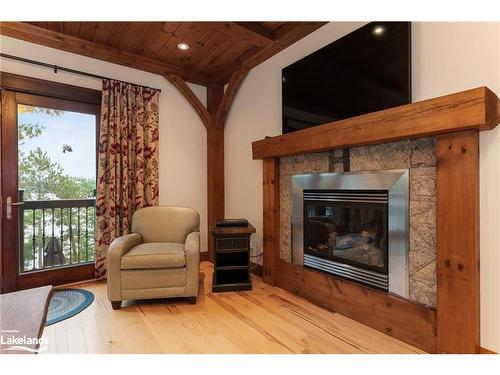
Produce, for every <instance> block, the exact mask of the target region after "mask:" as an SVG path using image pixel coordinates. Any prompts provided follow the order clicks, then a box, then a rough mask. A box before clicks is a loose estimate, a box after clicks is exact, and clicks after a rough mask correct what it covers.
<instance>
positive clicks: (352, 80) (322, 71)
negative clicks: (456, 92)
mask: <svg viewBox="0 0 500 375" xmlns="http://www.w3.org/2000/svg"><path fill="white" fill-rule="evenodd" d="M282 99H283V122H282V128H283V133H288V132H291V131H295V130H299V129H304V128H308V127H311V126H315V125H320V124H325V123H328V122H332V121H337V120H341V119H345V118H349V117H353V116H358V115H362V114H364V113H369V112H374V111H378V110H382V109H386V108H390V107H395V106H399V105H402V104H407V103H410V102H411V23H410V22H371V23H368V24H366V25H365V26H363V27H361V28H359V29H357V30H355V31H353V32H352V33H350V34H347V35H345V36H344V37H342V38H340V39H338V40H336V41H335V42H333V43H331V44H329V45H327V46H325V47H323V48H321V49H320V50H318V51H316V52H314V53H312V54H310V55H309V56H306V57H304V58H303V59H301V60H299V61H297V62H295V63H293V64H292V65H289V66H287V67H286V68H284V69H283V70H282Z"/></svg>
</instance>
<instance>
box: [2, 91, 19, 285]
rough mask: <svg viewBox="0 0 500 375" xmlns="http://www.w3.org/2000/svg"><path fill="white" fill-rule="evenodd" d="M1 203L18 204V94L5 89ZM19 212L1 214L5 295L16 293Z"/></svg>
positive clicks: (3, 94)
mask: <svg viewBox="0 0 500 375" xmlns="http://www.w3.org/2000/svg"><path fill="white" fill-rule="evenodd" d="M0 131H1V132H2V136H1V139H2V147H1V148H2V155H1V157H2V173H1V180H2V181H1V184H2V194H3V195H2V202H4V201H5V200H6V199H7V197H8V196H10V197H13V199H14V202H17V199H16V198H17V196H18V189H17V170H18V165H17V103H16V94H15V92H13V91H8V90H2V126H1V129H0ZM18 223H19V213H18V210H15V209H13V210H12V218H11V219H7V216H6V215H2V231H3V233H2V241H3V243H2V256H3V259H2V266H3V272H2V275H3V277H4V285H3V290H4V292H12V291H14V290H16V276H17V270H18V268H17V266H18V264H19V254H18V252H17V251H16V249H17V248H18V246H17V243H18V241H19V239H18V237H17V234H18ZM13 244H15V245H14V246H13Z"/></svg>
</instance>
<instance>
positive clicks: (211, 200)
mask: <svg viewBox="0 0 500 375" xmlns="http://www.w3.org/2000/svg"><path fill="white" fill-rule="evenodd" d="M223 96H224V86H221V85H209V86H208V87H207V110H208V112H209V114H210V122H209V125H208V126H207V206H208V207H207V218H208V223H207V228H211V227H213V226H214V225H215V222H216V220H217V219H223V218H224V215H225V209H224V127H223V126H217V125H216V113H217V109H218V108H219V106H220V103H221V101H222V98H223ZM208 257H209V259H210V260H211V261H213V259H214V244H213V242H212V241H208Z"/></svg>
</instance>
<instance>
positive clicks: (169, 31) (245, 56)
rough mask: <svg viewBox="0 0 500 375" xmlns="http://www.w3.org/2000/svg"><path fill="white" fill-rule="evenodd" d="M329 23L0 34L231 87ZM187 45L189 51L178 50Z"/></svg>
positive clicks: (16, 26) (86, 27)
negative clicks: (240, 75)
mask: <svg viewBox="0 0 500 375" xmlns="http://www.w3.org/2000/svg"><path fill="white" fill-rule="evenodd" d="M323 24H324V22H3V23H1V25H0V33H1V34H4V35H7V36H11V37H14V38H18V39H23V40H27V41H31V42H34V43H38V44H42V45H46V46H49V47H53V48H58V49H62V50H66V51H70V52H74V53H79V54H82V55H85V56H90V57H94V58H98V59H101V60H105V61H109V62H113V63H118V64H122V65H126V66H130V67H134V68H137V69H141V70H146V71H149V72H153V73H157V74H162V75H165V74H170V73H173V74H178V75H180V76H181V77H182V78H184V79H185V80H186V81H189V82H193V83H198V84H203V85H208V84H212V83H217V84H221V83H226V82H228V80H229V78H230V77H231V74H232V73H234V72H235V71H236V70H237V69H238V68H240V67H241V66H246V67H247V68H248V69H251V68H253V67H254V66H256V65H258V64H260V63H261V62H262V61H264V60H266V59H268V58H269V57H271V56H273V55H274V54H276V53H278V52H279V51H281V50H282V49H284V48H286V47H288V46H289V45H291V44H292V43H295V42H296V41H297V40H299V39H301V38H303V37H304V36H306V35H308V34H309V33H311V32H312V31H314V30H316V29H317V28H319V27H320V26H322V25H323ZM179 43H186V44H188V45H189V47H190V48H189V49H188V50H186V51H183V50H180V49H179V48H178V47H177V45H178V44H179Z"/></svg>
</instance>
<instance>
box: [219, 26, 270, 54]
mask: <svg viewBox="0 0 500 375" xmlns="http://www.w3.org/2000/svg"><path fill="white" fill-rule="evenodd" d="M219 29H220V30H221V31H222V32H224V33H227V34H228V35H235V36H237V37H239V38H240V40H242V41H244V42H246V43H248V44H251V45H254V46H256V47H260V48H263V47H267V46H269V45H271V44H272V43H273V42H274V33H273V31H272V30H270V29H268V28H266V27H265V26H263V25H262V24H260V23H258V22H221V25H220V27H219Z"/></svg>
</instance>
